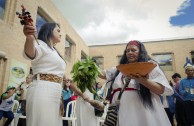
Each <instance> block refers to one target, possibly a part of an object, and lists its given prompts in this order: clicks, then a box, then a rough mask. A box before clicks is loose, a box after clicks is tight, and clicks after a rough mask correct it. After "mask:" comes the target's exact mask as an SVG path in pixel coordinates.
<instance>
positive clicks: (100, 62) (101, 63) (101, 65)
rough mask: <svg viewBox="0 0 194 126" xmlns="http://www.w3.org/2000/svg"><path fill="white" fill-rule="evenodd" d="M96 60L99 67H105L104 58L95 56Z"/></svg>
mask: <svg viewBox="0 0 194 126" xmlns="http://www.w3.org/2000/svg"><path fill="white" fill-rule="evenodd" d="M93 58H94V59H95V60H96V64H97V66H98V67H99V68H101V69H104V63H103V62H104V58H103V57H101V56H99V57H93Z"/></svg>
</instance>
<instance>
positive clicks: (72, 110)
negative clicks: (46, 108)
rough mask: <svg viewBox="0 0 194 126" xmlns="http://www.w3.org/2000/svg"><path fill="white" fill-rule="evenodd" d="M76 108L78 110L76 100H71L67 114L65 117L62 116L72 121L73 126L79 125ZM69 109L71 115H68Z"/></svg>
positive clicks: (63, 118)
mask: <svg viewBox="0 0 194 126" xmlns="http://www.w3.org/2000/svg"><path fill="white" fill-rule="evenodd" d="M70 105H71V106H72V107H71V110H70ZM75 110H76V100H73V101H70V102H69V103H68V104H67V109H66V115H65V117H62V120H68V121H71V122H72V126H77V118H76V114H75ZM69 111H71V114H70V116H68V113H69Z"/></svg>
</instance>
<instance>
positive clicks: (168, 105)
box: [161, 81, 175, 126]
mask: <svg viewBox="0 0 194 126" xmlns="http://www.w3.org/2000/svg"><path fill="white" fill-rule="evenodd" d="M169 84H170V86H171V87H173V84H172V82H171V81H169ZM161 101H162V104H163V106H164V109H165V111H166V114H167V115H168V118H169V120H170V123H171V125H172V126H174V125H175V124H174V113H175V103H174V101H175V97H174V94H173V95H170V96H161Z"/></svg>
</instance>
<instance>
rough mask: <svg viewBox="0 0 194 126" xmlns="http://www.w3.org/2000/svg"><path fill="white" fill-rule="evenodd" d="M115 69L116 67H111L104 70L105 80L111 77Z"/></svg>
mask: <svg viewBox="0 0 194 126" xmlns="http://www.w3.org/2000/svg"><path fill="white" fill-rule="evenodd" d="M116 71H117V68H116V67H112V68H111V69H108V70H105V74H106V80H107V81H110V80H112V79H113V77H114V75H115V73H116Z"/></svg>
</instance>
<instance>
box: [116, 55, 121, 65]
mask: <svg viewBox="0 0 194 126" xmlns="http://www.w3.org/2000/svg"><path fill="white" fill-rule="evenodd" d="M117 58H118V64H119V63H120V60H121V58H122V56H117Z"/></svg>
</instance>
